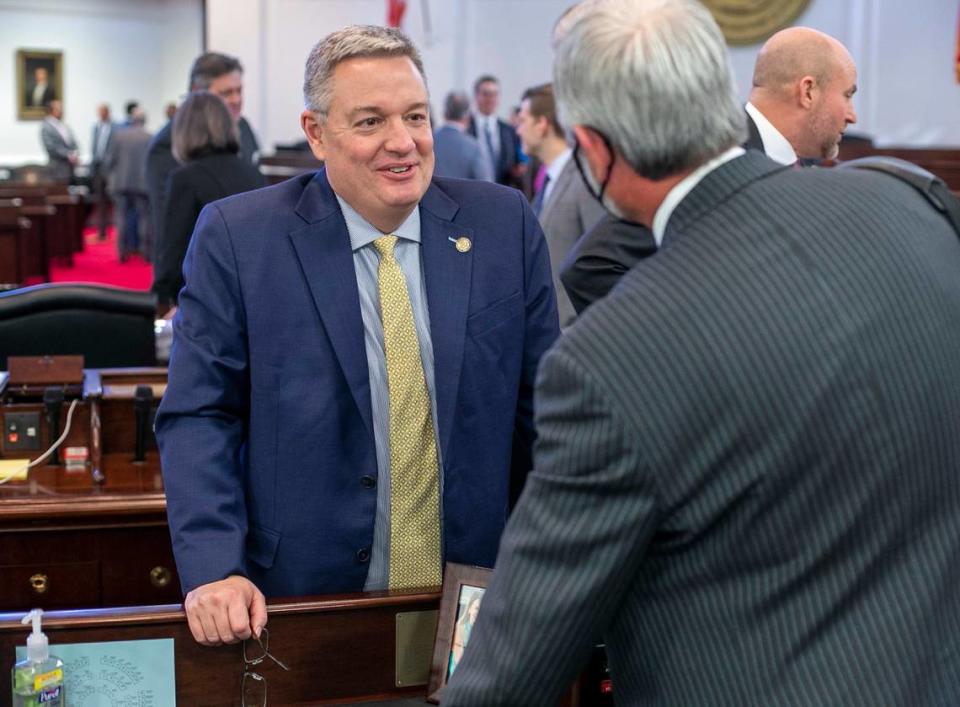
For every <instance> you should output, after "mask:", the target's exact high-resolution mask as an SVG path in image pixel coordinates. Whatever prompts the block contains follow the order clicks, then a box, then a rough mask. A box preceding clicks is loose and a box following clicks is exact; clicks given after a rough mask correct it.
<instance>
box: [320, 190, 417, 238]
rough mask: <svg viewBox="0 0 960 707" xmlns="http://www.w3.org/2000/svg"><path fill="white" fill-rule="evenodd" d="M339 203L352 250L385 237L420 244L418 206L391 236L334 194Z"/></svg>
mask: <svg viewBox="0 0 960 707" xmlns="http://www.w3.org/2000/svg"><path fill="white" fill-rule="evenodd" d="M334 196H336V197H337V202H338V203H339V204H340V211H341V212H343V220H344V221H346V222H347V235H349V236H350V249H351V250H354V251H357V250H360V249H361V248H363V247H364V246H367V245H370V244H371V243H373V242H374V241H375V240H377V239H378V238H380V237H381V236H385V235H392V236H399V237H400V238H404V239H406V240H408V241H413V242H414V243H419V242H420V207H419V206H417V208H415V209H414V210H413V211H411V212H410V215H409V216H407V218H406V220H405V221H404V222H403V223H401V224H400V226H399V227H398V228H397V229H395V230H394V231H393V232H391V233H390V234H385V233H381V232H380V231H379V230H378V229H377V228H376V227H375V226H373V225H372V224H371V223H370V222H369V221H367V220H366V219H365V218H364V217H363V216H361V215H360V214H358V213H357V212H356V211H355V210H354V208H353V207H352V206H350V204H348V203H347V202H346V201H344V200H343V199H342V198H341V197H340V195H339V194H337V193H336V192H334Z"/></svg>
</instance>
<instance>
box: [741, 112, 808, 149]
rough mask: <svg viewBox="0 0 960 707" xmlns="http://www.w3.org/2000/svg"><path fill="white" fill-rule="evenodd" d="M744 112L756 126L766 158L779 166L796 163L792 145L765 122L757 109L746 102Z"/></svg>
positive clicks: (768, 122)
mask: <svg viewBox="0 0 960 707" xmlns="http://www.w3.org/2000/svg"><path fill="white" fill-rule="evenodd" d="M744 110H745V111H747V114H748V115H749V116H750V117H751V118H753V122H754V123H756V124H757V130H758V131H759V132H760V139H761V140H762V141H763V151H764V152H766V153H767V157H769V158H770V159H772V160H773V161H774V162H779V163H780V164H793V163H794V162H796V161H797V153H796V152H795V151H794V149H793V145H791V144H790V141H789V140H787V138H785V137H784V136H783V134H782V133H781V132H780V131H779V130H777V129H776V128H775V127H773V123H771V122H770V121H769V120H767V117H766V116H765V115H764V114H763V113H761V112H760V109H759V108H757V107H756V106H755V105H753V104H752V103H750V102H749V101H747V104H746V105H745V106H744Z"/></svg>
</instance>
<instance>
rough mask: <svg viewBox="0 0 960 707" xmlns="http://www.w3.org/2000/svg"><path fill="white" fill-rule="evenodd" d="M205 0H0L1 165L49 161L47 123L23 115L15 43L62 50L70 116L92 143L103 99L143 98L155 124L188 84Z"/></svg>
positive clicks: (117, 113)
mask: <svg viewBox="0 0 960 707" xmlns="http://www.w3.org/2000/svg"><path fill="white" fill-rule="evenodd" d="M202 25H203V3H202V0H135V1H130V0H0V48H2V49H0V164H18V163H24V162H40V163H43V162H45V161H46V155H45V154H44V152H43V150H42V148H41V146H40V138H39V134H40V123H39V122H38V121H18V120H17V96H16V82H15V70H16V50H17V49H20V48H28V49H53V50H59V51H62V52H63V69H64V77H63V78H64V80H63V87H64V93H65V95H64V110H65V120H66V122H67V124H68V125H70V127H71V128H72V129H73V132H74V134H75V135H76V137H77V141H78V143H79V145H80V149H81V152H82V153H84V154H86V153H88V152H89V150H90V147H91V146H90V144H89V143H90V131H91V127H92V125H93V122H94V120H95V119H96V106H97V105H98V104H100V103H102V102H106V103H109V104H110V105H111V107H112V109H113V114H114V118H115V119H121V118H122V114H123V105H124V103H126V102H127V101H128V100H131V99H136V100H139V101H140V103H141V105H142V106H143V107H144V109H145V110H146V111H147V115H148V120H149V123H148V126H147V127H148V128H149V129H150V130H156V129H158V128H159V127H160V126H161V125H162V124H163V122H164V120H165V119H164V117H163V107H164V105H166V103H167V102H169V101H171V100H176V99H177V98H178V97H179V96H180V95H182V94H183V93H184V92H185V91H186V85H187V78H188V76H187V74H188V72H189V68H190V64H191V62H192V61H193V59H194V57H195V56H196V55H197V54H199V53H200V52H201V51H202V48H203V37H202Z"/></svg>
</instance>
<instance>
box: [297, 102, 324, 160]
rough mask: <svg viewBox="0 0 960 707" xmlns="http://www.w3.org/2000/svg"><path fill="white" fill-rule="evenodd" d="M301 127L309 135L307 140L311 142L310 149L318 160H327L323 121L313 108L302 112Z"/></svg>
mask: <svg viewBox="0 0 960 707" xmlns="http://www.w3.org/2000/svg"><path fill="white" fill-rule="evenodd" d="M300 127H301V128H303V134H304V135H306V136H307V142H308V143H309V144H310V151H311V152H312V153H313V156H314V157H316V158H317V159H318V160H321V161H322V160H325V159H326V154H327V149H326V144H325V143H324V137H325V135H324V131H323V123H322V122H320V118H319V117H317V114H316V113H314V112H313V111H312V110H305V111H303V113H301V114H300Z"/></svg>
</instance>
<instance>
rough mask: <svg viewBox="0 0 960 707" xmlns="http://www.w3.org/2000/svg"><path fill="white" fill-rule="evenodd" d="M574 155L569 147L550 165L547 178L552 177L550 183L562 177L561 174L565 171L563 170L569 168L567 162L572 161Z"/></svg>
mask: <svg viewBox="0 0 960 707" xmlns="http://www.w3.org/2000/svg"><path fill="white" fill-rule="evenodd" d="M571 155H573V150H571V149H570V148H569V147H568V148H567V149H566V150H564V151H563V152H561V153H560V154H559V155H557V158H556V159H555V160H554V161H553V162H551V163H550V166H549V167H547V176H548V177H550V181H551V183H552V182H556V181H557V178H558V177H559V176H560V173H561V172H562V171H563V168H564V167H566V166H567V162H569V161H570V156H571Z"/></svg>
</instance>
